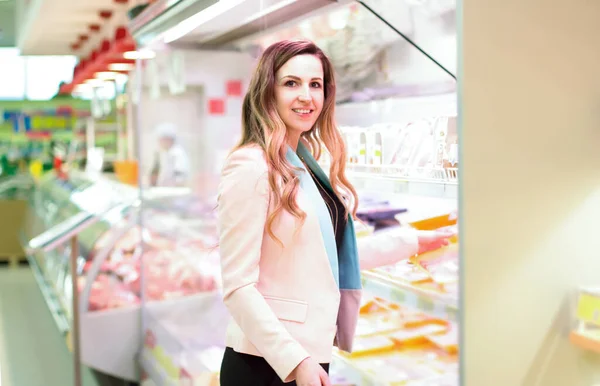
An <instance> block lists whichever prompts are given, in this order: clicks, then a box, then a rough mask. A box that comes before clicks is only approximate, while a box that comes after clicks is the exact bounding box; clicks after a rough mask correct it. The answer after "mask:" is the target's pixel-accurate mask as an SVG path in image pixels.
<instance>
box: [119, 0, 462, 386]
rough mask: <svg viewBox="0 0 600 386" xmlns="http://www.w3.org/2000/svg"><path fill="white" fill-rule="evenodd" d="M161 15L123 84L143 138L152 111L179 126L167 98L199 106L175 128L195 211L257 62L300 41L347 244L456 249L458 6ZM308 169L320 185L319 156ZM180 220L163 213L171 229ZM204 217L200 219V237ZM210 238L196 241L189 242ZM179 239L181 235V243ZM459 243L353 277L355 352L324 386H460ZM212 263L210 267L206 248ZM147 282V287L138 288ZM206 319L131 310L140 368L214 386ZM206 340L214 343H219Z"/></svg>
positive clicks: (247, 6)
mask: <svg viewBox="0 0 600 386" xmlns="http://www.w3.org/2000/svg"><path fill="white" fill-rule="evenodd" d="M442 3H443V4H442ZM165 4H167V2H165V1H157V2H154V3H152V4H151V5H149V6H148V7H147V8H146V9H145V10H144V11H143V12H142V13H141V14H140V15H139V18H138V19H137V20H133V21H132V23H131V25H130V30H131V31H132V34H133V35H134V37H135V38H136V40H137V41H138V43H139V44H140V46H143V47H144V49H146V50H153V51H154V52H155V54H156V57H155V58H153V59H149V60H144V62H143V66H140V67H138V68H141V69H142V73H136V74H135V77H136V79H144V81H143V82H144V83H143V85H142V87H141V89H142V95H141V96H139V97H138V98H136V99H137V100H138V105H137V111H138V113H139V114H140V117H139V119H140V120H141V121H143V122H144V127H151V126H152V124H154V123H157V122H158V121H159V117H156V115H157V113H156V112H157V111H158V110H159V109H158V107H160V106H163V107H162V109H160V111H163V112H164V113H165V114H166V115H168V116H169V119H178V115H179V116H180V115H183V114H186V111H185V110H187V109H186V108H185V107H181V108H179V109H177V110H176V111H174V110H175V109H172V108H170V106H171V105H173V104H174V103H175V101H181V100H186V101H187V100H188V99H189V98H188V97H185V92H182V91H181V89H178V90H177V91H176V92H175V91H173V90H171V89H170V88H169V87H168V85H170V84H172V83H179V84H183V86H184V87H183V89H185V88H186V87H187V88H189V89H192V88H193V89H201V90H202V95H201V97H198V96H196V97H195V98H196V99H194V106H196V107H195V108H196V110H194V117H192V118H189V119H187V120H185V121H184V120H181V119H179V120H178V121H177V122H178V124H179V125H180V126H181V127H182V132H183V135H185V138H186V141H185V143H183V145H184V146H186V145H187V146H188V148H187V149H188V152H190V153H196V152H197V153H198V154H194V156H196V157H197V158H196V159H195V162H196V163H197V165H198V166H197V167H198V170H196V171H195V174H196V175H197V180H196V183H194V184H193V185H192V186H191V189H192V190H193V191H194V194H195V196H196V197H198V198H199V202H200V203H203V204H202V205H204V207H205V208H214V204H215V200H214V197H213V196H214V194H215V193H216V184H217V183H218V175H219V172H220V165H221V164H222V162H223V159H224V157H225V156H226V155H227V152H228V150H229V149H230V148H231V147H232V146H233V145H234V144H235V143H236V140H237V139H238V138H239V131H240V122H239V121H240V119H239V117H240V112H241V99H242V98H243V95H244V92H245V90H246V87H247V84H248V81H249V78H250V75H251V72H252V69H253V66H254V65H255V63H256V59H257V58H258V57H259V55H260V53H261V52H262V51H263V50H264V49H265V48H266V47H267V46H268V45H269V44H271V43H272V42H275V41H278V40H281V39H286V38H290V39H293V38H308V39H310V40H313V41H314V42H315V43H316V44H317V45H318V46H319V47H321V48H322V49H323V50H324V51H325V53H326V54H327V55H328V57H329V58H330V59H331V61H332V63H333V66H334V67H335V70H336V75H337V77H336V79H337V82H338V85H337V86H338V98H337V101H338V104H337V106H336V120H337V122H338V125H339V128H340V130H341V131H342V134H343V136H344V139H345V141H346V144H347V148H348V159H347V173H348V177H349V178H350V180H351V182H352V183H353V184H354V185H355V187H356V188H357V190H358V193H359V197H360V207H359V212H358V216H359V219H360V220H361V221H360V222H357V227H356V228H357V229H356V230H357V236H358V237H359V238H379V239H380V240H382V242H385V241H386V237H388V235H389V234H393V232H395V231H396V230H398V229H400V228H401V227H412V228H416V229H422V230H433V229H445V230H447V231H449V232H452V233H454V234H456V233H457V224H458V219H457V217H456V213H457V205H458V203H457V185H458V173H459V159H458V138H457V137H458V134H457V123H456V115H457V111H456V110H457V107H456V100H457V99H456V83H455V78H454V75H453V73H454V71H455V69H456V28H455V18H456V15H455V13H456V12H455V2H453V1H447V2H434V1H418V2H417V1H412V0H402V1H397V0H373V1H329V0H310V1H308V0H307V1H304V0H300V1H279V0H269V1H232V2H224V1H221V2H216V1H202V0H196V1H193V0H188V1H185V0H182V1H180V2H178V3H176V4H175V5H173V6H172V7H169V8H168V12H166V11H164V12H163V11H161V10H164V9H167V8H166V7H165ZM261 6H262V7H261ZM392 7H393V8H392ZM149 15H152V18H150V16H149ZM150 19H152V22H149V21H148V20H150ZM143 20H146V21H148V22H143ZM415 45H417V46H418V47H419V48H420V49H421V50H418V49H416V48H415ZM153 62H154V64H153ZM177 63H178V65H179V67H177ZM174 74H179V76H180V77H178V78H177V79H174V78H173V77H174ZM158 89H160V90H161V92H157V90H158ZM188 91H189V90H188ZM186 103H187V102H186ZM198 104H200V105H201V107H200V108H197V106H198ZM179 106H183V104H181V103H180V104H179ZM190 122H191V123H192V125H190ZM149 123H152V124H149ZM190 126H193V131H191V130H189V131H188V130H187V128H188V127H190ZM215 127H218V128H219V130H215ZM140 135H141V142H142V144H146V143H148V144H150V145H151V142H149V141H148V140H146V139H145V138H149V137H151V136H152V134H151V133H150V132H148V131H146V132H141V133H140ZM146 141H148V142H146ZM198 149H200V150H198ZM142 153H144V149H142ZM142 158H143V157H142ZM144 162H146V165H147V161H144V160H143V159H142V165H141V166H142V169H143V168H144V165H143V164H144ZM319 162H320V163H321V165H322V166H323V167H324V169H325V170H327V166H328V164H329V160H328V159H327V155H324V157H323V158H322V159H320V160H319ZM144 208H147V206H146V205H145V204H143V205H142V213H143V212H144V211H145V210H146V209H144ZM190 208H191V207H190ZM148 210H153V209H148ZM186 212H187V211H184V212H180V211H174V212H172V215H173V217H174V220H173V222H174V223H178V221H180V219H182V218H186V216H187V215H188V213H186ZM208 213H210V212H209V211H207V212H205V213H204V214H200V213H199V214H197V216H198V218H201V219H203V221H204V220H206V218H207V217H206V216H207V215H208ZM142 217H144V216H142ZM151 223H153V222H152V221H151ZM152 226H154V223H153V225H152ZM142 227H144V225H142ZM214 232H215V230H214V229H212V228H210V227H209V228H203V229H202V230H201V231H200V233H199V234H196V235H195V236H192V237H197V238H198V239H200V238H205V237H209V238H211V237H214V236H215V233H214ZM190 236H191V235H189V234H184V233H177V235H176V239H177V240H178V241H177V243H183V244H185V243H186V242H187V241H186V240H188V238H189V237H190ZM372 240H373V239H372ZM359 242H360V240H359ZM458 243H459V238H458V236H456V237H454V238H453V239H452V243H451V244H450V245H449V246H447V247H445V248H442V249H441V250H438V251H433V252H430V253H427V254H423V255H419V256H415V257H414V258H412V259H410V260H407V261H402V262H400V263H398V264H396V265H394V266H390V267H380V268H377V269H374V270H371V271H366V272H363V286H364V289H365V299H363V307H362V309H361V316H360V321H359V330H358V331H357V335H358V336H357V340H358V343H357V346H358V348H357V350H356V351H355V352H354V353H353V354H350V355H348V354H344V353H342V352H337V351H336V352H335V361H334V363H333V365H332V368H331V371H332V376H331V378H332V381H333V384H336V385H390V384H407V385H430V386H432V385H437V386H450V385H457V384H459V381H458V351H459V347H458V333H457V331H458V324H457V323H458V311H459V310H458V303H459V302H458V281H459V274H458V272H459V269H458V268H459V258H458ZM214 253H215V258H218V248H215V250H214ZM190 256H191V255H190ZM146 257H148V258H149V259H150V258H151V256H150V255H146ZM182 259H183V260H185V259H186V257H182ZM148 262H149V263H150V264H151V263H152V262H151V261H149V260H148ZM154 281H158V279H152V278H151V277H149V279H148V281H147V283H146V285H152V284H151V283H152V282H154ZM186 299H187V298H186V297H185V296H184V297H182V298H181V299H180V300H181V301H182V302H185V301H186ZM216 304H219V306H217V305H216ZM165 307H169V306H168V305H167V306H165ZM206 307H207V308H206V309H205V310H202V309H199V310H197V311H194V315H185V314H181V315H180V314H179V311H178V310H177V309H173V311H172V312H173V314H174V315H180V316H176V317H175V318H165V319H164V320H161V318H163V317H162V316H161V315H160V313H159V314H157V313H156V312H154V311H151V310H150V304H149V303H148V307H146V303H145V302H142V309H143V319H142V324H143V325H144V327H143V328H144V331H145V342H144V347H143V348H142V350H141V353H140V361H141V363H142V367H143V370H144V372H145V373H147V374H148V376H149V377H150V379H151V380H153V381H154V383H155V384H157V385H171V384H173V385H174V384H190V385H210V384H218V374H217V372H218V368H219V366H218V364H219V363H220V359H221V357H222V353H223V350H224V347H223V343H222V341H217V340H214V341H203V342H201V343H198V342H195V341H194V339H193V338H192V337H193V336H198V337H201V338H202V337H203V335H202V330H203V328H214V327H213V325H211V321H210V320H211V318H212V315H213V314H214V313H215V311H212V310H211V307H215V308H222V305H220V301H219V300H215V303H214V304H211V305H210V306H208V305H207V306H206ZM196 312H197V313H196ZM168 313H169V312H168V311H165V314H168ZM190 320H191V321H192V322H190ZM190 324H191V325H193V328H195V329H196V331H195V333H194V334H192V335H190V334H188V331H191V330H190V329H189V328H188V326H189V325H190ZM179 328H181V330H182V331H185V332H184V333H181V334H179V333H178V332H177V331H178V329H179ZM214 331H215V333H214V336H213V338H214V337H216V336H217V335H218V334H221V333H222V331H221V330H220V329H218V328H217V329H215V330H214ZM221 338H222V336H221ZM157 342H159V343H157ZM157 347H158V348H157Z"/></svg>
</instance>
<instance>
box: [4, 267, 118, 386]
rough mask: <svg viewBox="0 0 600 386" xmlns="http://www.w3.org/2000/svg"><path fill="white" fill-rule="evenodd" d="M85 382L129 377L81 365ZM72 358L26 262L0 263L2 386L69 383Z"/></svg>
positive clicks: (97, 384)
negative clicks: (111, 375)
mask: <svg viewBox="0 0 600 386" xmlns="http://www.w3.org/2000/svg"><path fill="white" fill-rule="evenodd" d="M82 373H83V385H84V386H109V385H110V386H124V385H125V383H124V382H122V381H117V380H114V379H109V378H108V377H105V376H100V375H99V374H96V373H94V372H92V371H90V370H89V369H87V368H86V369H83V371H82ZM72 374H73V364H72V356H71V353H70V352H69V351H68V350H67V346H66V344H65V340H64V338H63V337H62V336H61V335H60V333H59V332H58V330H57V328H56V325H55V324H54V320H53V319H52V316H51V315H50V311H48V308H47V306H46V304H45V303H44V299H43V297H42V294H41V293H40V291H39V289H38V287H37V284H36V282H35V279H34V277H33V274H32V272H31V271H30V270H29V268H28V267H21V268H7V267H4V266H0V386H70V385H72V384H73V377H72Z"/></svg>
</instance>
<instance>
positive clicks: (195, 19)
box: [163, 0, 247, 43]
mask: <svg viewBox="0 0 600 386" xmlns="http://www.w3.org/2000/svg"><path fill="white" fill-rule="evenodd" d="M245 1H247V0H220V1H219V2H217V3H215V4H213V5H211V6H210V7H208V8H205V9H203V10H202V11H200V12H198V13H197V14H195V15H194V16H190V17H189V18H187V19H185V20H184V21H182V22H180V23H179V24H177V25H176V26H174V27H171V28H170V29H169V30H167V31H166V32H165V33H164V35H163V41H164V42H165V43H171V42H173V41H175V40H177V39H180V38H182V37H184V36H185V35H187V34H189V33H190V32H192V31H193V30H195V29H196V28H198V27H200V26H201V25H202V24H204V23H206V22H208V21H210V20H211V19H214V18H215V17H217V16H220V15H222V14H224V13H225V12H227V11H230V10H231V9H233V8H234V7H235V6H237V5H240V4H242V3H243V2H245Z"/></svg>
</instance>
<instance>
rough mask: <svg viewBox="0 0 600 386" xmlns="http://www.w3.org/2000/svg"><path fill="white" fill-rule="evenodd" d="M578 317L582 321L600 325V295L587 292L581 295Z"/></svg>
mask: <svg viewBox="0 0 600 386" xmlns="http://www.w3.org/2000/svg"><path fill="white" fill-rule="evenodd" d="M577 318H578V319H579V320H580V321H582V322H586V323H593V324H595V325H597V326H600V296H594V295H592V294H587V293H583V294H581V295H579V304H578V306H577Z"/></svg>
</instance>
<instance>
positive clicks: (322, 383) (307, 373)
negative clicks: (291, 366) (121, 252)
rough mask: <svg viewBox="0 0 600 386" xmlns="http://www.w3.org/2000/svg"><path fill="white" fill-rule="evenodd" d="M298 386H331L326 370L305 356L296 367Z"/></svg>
mask: <svg viewBox="0 0 600 386" xmlns="http://www.w3.org/2000/svg"><path fill="white" fill-rule="evenodd" d="M294 371H295V372H296V384H297V385H298V386H331V382H329V375H327V372H326V371H325V370H324V369H323V367H321V365H320V364H318V363H317V362H316V361H315V360H314V359H312V358H310V357H309V358H306V359H305V360H303V361H302V362H300V364H299V365H298V366H297V367H296V369H295V370H294Z"/></svg>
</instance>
